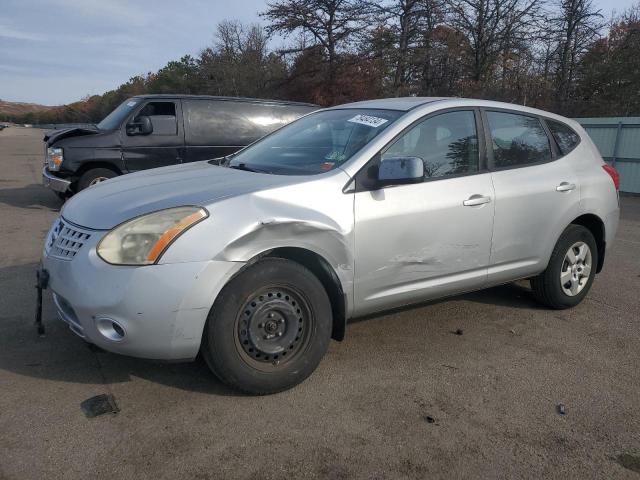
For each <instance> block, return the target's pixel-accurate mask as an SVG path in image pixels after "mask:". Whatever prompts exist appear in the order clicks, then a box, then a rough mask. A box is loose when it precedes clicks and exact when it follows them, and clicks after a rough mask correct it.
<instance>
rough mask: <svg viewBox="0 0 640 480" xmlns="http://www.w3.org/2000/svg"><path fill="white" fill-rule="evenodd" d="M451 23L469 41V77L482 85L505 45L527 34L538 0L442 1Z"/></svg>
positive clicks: (538, 7)
mask: <svg viewBox="0 0 640 480" xmlns="http://www.w3.org/2000/svg"><path fill="white" fill-rule="evenodd" d="M446 2H447V5H448V6H449V9H450V12H451V15H450V23H451V25H452V26H453V27H454V28H456V29H458V30H459V31H460V32H461V33H463V34H464V35H465V36H466V37H467V39H468V41H469V49H470V53H471V56H472V65H471V72H470V73H471V79H472V80H473V81H474V82H476V83H477V84H478V85H480V86H481V87H483V86H484V85H485V84H486V83H487V82H488V81H490V80H491V79H490V75H491V73H492V71H493V69H494V67H495V66H496V63H497V62H498V60H499V59H500V55H501V54H502V53H503V52H504V50H505V47H507V46H508V45H510V44H511V43H513V42H514V41H516V40H522V41H524V39H525V38H526V36H527V33H528V32H529V30H530V28H531V25H533V24H534V19H535V17H536V16H537V14H538V12H539V9H540V7H541V4H542V2H541V0H446Z"/></svg>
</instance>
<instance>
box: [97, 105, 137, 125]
mask: <svg viewBox="0 0 640 480" xmlns="http://www.w3.org/2000/svg"><path fill="white" fill-rule="evenodd" d="M139 103H140V100H138V99H137V98H130V99H129V100H125V101H124V102H122V103H121V104H120V105H118V107H117V108H116V109H115V110H114V111H113V112H111V113H110V114H109V115H107V116H106V117H104V119H103V120H102V121H101V122H100V123H99V124H98V125H97V127H98V129H100V130H115V129H116V128H119V127H120V124H122V121H123V120H124V119H125V118H126V117H127V116H128V115H129V114H130V113H131V111H132V110H133V109H134V108H136V105H138V104H139Z"/></svg>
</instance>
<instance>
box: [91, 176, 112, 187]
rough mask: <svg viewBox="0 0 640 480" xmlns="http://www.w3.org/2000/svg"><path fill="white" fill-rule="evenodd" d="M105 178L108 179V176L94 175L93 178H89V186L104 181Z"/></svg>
mask: <svg viewBox="0 0 640 480" xmlns="http://www.w3.org/2000/svg"><path fill="white" fill-rule="evenodd" d="M105 180H109V178H108V177H96V178H94V179H93V180H91V181H90V182H89V186H90V187H92V186H94V185H97V184H99V183H102V182H104V181H105Z"/></svg>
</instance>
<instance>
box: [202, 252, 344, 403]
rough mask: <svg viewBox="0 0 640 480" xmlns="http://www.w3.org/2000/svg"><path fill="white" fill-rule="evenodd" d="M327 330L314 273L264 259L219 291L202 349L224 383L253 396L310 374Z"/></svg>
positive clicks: (328, 319) (327, 310)
mask: <svg viewBox="0 0 640 480" xmlns="http://www.w3.org/2000/svg"><path fill="white" fill-rule="evenodd" d="M331 328H332V315H331V304H330V302H329V298H328V296H327V293H326V291H325V289H324V287H323V286H322V284H321V283H320V281H319V280H318V279H317V278H316V277H315V275H314V274H313V273H311V271H309V270H308V269H306V268H305V267H303V266H302V265H300V264H298V263H295V262H292V261H290V260H286V259H281V258H266V259H264V260H261V261H259V262H257V263H256V264H254V265H252V266H250V267H248V268H247V269H246V270H244V271H243V272H241V273H240V274H239V275H237V276H236V277H235V278H233V279H232V280H231V281H230V282H229V283H228V284H227V285H226V286H225V287H224V288H223V289H222V291H221V292H220V294H219V295H218V298H217V299H216V301H215V303H214V305H213V307H212V309H211V311H210V312H209V317H208V319H207V325H206V327H205V331H204V336H203V346H202V353H203V357H204V359H205V361H206V362H207V364H208V365H209V368H210V369H211V370H212V371H213V373H214V374H215V375H216V376H217V377H218V378H219V379H220V380H221V381H223V382H224V383H226V384H228V385H230V386H232V387H234V388H237V389H239V390H242V391H244V392H246V393H250V394H254V395H264V394H270V393H276V392H280V391H282V390H286V389H289V388H291V387H293V386H294V385H297V384H299V383H300V382H302V381H303V380H304V379H306V378H307V377H308V376H309V375H311V373H312V372H313V371H314V370H315V369H316V367H317V366H318V364H319V363H320V360H321V359H322V357H323V356H324V354H325V353H326V351H327V348H328V345H329V341H330V338H331Z"/></svg>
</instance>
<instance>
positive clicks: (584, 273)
mask: <svg viewBox="0 0 640 480" xmlns="http://www.w3.org/2000/svg"><path fill="white" fill-rule="evenodd" d="M592 265H593V263H592V258H591V249H590V248H589V245H587V244H586V243H584V242H576V243H574V244H573V245H571V247H570V248H569V250H568V251H567V253H566V255H565V256H564V261H563V262H562V269H561V271H560V285H562V291H563V292H564V293H565V295H568V296H569V297H573V296H575V295H577V294H579V293H580V292H581V291H582V289H583V288H584V287H585V285H586V284H587V282H588V281H589V277H590V276H591V268H592Z"/></svg>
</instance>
